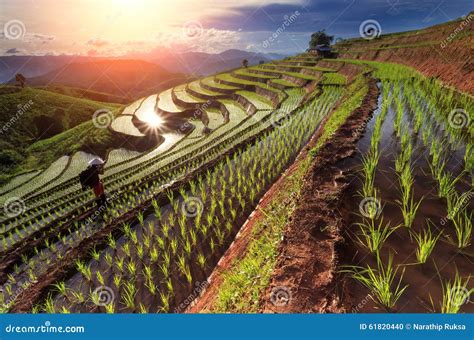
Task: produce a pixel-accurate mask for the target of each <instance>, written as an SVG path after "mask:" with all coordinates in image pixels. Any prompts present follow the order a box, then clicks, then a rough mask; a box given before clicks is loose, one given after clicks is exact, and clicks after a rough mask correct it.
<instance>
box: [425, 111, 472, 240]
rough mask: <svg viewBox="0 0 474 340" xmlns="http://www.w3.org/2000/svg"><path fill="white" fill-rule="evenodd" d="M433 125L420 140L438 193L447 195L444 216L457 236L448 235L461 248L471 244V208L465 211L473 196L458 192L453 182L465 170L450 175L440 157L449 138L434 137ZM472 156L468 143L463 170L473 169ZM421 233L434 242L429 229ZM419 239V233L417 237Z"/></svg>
mask: <svg viewBox="0 0 474 340" xmlns="http://www.w3.org/2000/svg"><path fill="white" fill-rule="evenodd" d="M433 109H435V107H433ZM438 116H439V115H438ZM444 118H445V117H444ZM444 124H447V123H446V121H444ZM432 129H433V127H432V126H428V127H427V128H426V129H425V130H424V131H423V138H422V139H423V143H424V145H425V146H428V147H429V153H430V156H431V160H430V169H431V173H432V176H433V178H434V179H435V180H436V181H437V182H438V196H439V197H440V198H445V199H446V201H447V210H448V216H447V217H448V219H450V220H451V221H452V223H453V225H454V228H455V236H456V239H455V240H453V239H451V242H452V243H453V244H455V245H456V246H457V247H458V248H459V249H464V248H466V247H468V246H469V245H470V244H471V238H472V212H468V201H469V200H470V198H471V196H472V192H471V191H469V192H466V193H464V194H462V195H459V194H458V193H457V191H456V184H457V183H458V182H459V181H460V180H462V178H463V176H464V172H461V173H460V174H459V175H458V176H453V175H452V174H451V173H450V172H448V171H445V167H446V160H444V159H443V155H444V154H445V153H446V150H447V149H448V142H446V141H441V140H439V139H437V137H436V136H435V133H434V132H433V130H432ZM451 132H453V131H451ZM471 157H472V148H471V146H470V145H469V144H467V145H466V152H465V155H464V164H465V172H469V171H472V159H471ZM424 236H425V240H426V242H427V243H429V242H431V243H435V242H436V240H437V238H436V237H434V236H433V235H431V233H430V232H427V233H426V234H425V235H424ZM419 239H420V238H419V237H418V238H417V241H418V240H419ZM433 246H434V244H433ZM426 249H428V248H426Z"/></svg>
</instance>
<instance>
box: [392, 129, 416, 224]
mask: <svg viewBox="0 0 474 340" xmlns="http://www.w3.org/2000/svg"><path fill="white" fill-rule="evenodd" d="M400 141H401V150H400V153H399V155H398V157H397V159H396V160H395V171H396V172H397V174H398V181H399V184H400V192H401V200H397V203H398V205H399V206H400V210H401V211H402V215H403V225H404V226H405V227H407V228H411V226H412V224H413V221H414V220H415V215H416V212H417V211H418V209H419V207H420V205H421V202H422V200H423V198H422V199H420V200H419V201H417V202H416V201H415V199H414V192H413V184H414V182H415V180H414V178H413V170H412V165H411V157H412V150H413V147H412V143H411V141H410V134H409V132H408V131H405V132H403V133H402V134H401V137H400Z"/></svg>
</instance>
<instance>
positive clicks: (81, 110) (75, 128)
mask: <svg viewBox="0 0 474 340" xmlns="http://www.w3.org/2000/svg"><path fill="white" fill-rule="evenodd" d="M0 89H2V90H3V91H4V92H6V93H5V94H2V95H0V108H1V110H0V128H1V129H2V132H3V133H2V138H1V141H0V170H1V171H2V177H0V182H4V181H5V180H6V179H7V178H9V177H11V175H13V174H16V173H19V172H25V171H28V170H32V169H36V168H44V167H46V166H48V165H49V164H50V163H51V162H53V161H54V160H55V158H57V157H59V156H62V155H64V154H69V153H70V152H73V151H76V150H78V149H80V148H81V147H87V145H94V144H95V143H96V142H99V141H101V142H106V141H107V140H109V139H111V138H112V137H111V136H109V135H108V134H109V133H108V131H107V129H101V130H100V131H93V130H92V129H91V126H92V123H91V122H90V119H91V118H92V115H93V113H94V112H95V111H97V110H99V109H110V110H112V111H116V110H118V109H119V108H120V107H121V105H118V104H110V103H100V102H95V101H92V100H87V99H77V98H73V97H69V96H66V95H62V94H57V93H52V92H50V91H44V90H39V89H34V88H25V89H23V90H21V91H18V92H14V93H8V91H7V90H8V87H4V86H2V87H0ZM25 105H26V106H25ZM19 107H24V108H25V110H21V111H19ZM22 112H23V113H22ZM88 121H89V122H88ZM86 122H88V123H86ZM95 130H97V129H95ZM82 134H84V135H82ZM89 151H90V150H89Z"/></svg>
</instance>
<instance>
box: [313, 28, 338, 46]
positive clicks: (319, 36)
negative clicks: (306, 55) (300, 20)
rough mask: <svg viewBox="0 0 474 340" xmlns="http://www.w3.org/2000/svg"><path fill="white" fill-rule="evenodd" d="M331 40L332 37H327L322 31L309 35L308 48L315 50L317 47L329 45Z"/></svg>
mask: <svg viewBox="0 0 474 340" xmlns="http://www.w3.org/2000/svg"><path fill="white" fill-rule="evenodd" d="M333 40H334V36H333V35H328V34H326V32H325V31H324V30H320V31H317V32H314V33H313V34H311V40H310V42H309V48H310V49H315V48H316V46H317V45H330V44H331V42H332V41H333Z"/></svg>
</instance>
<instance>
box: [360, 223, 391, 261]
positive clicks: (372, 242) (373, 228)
mask: <svg viewBox="0 0 474 340" xmlns="http://www.w3.org/2000/svg"><path fill="white" fill-rule="evenodd" d="M357 225H358V226H359V235H358V236H357V239H358V241H359V242H360V243H361V244H362V245H363V246H365V247H366V248H367V249H368V250H369V251H370V252H371V253H377V252H378V251H379V250H380V249H381V248H382V245H383V244H384V243H385V241H386V240H387V239H388V237H389V236H390V235H391V234H392V233H393V232H394V231H395V230H397V229H398V228H399V227H400V226H399V225H397V226H395V227H390V222H389V223H386V224H385V223H384V222H383V218H381V219H380V220H379V221H376V220H375V219H364V220H363V222H361V223H357Z"/></svg>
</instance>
